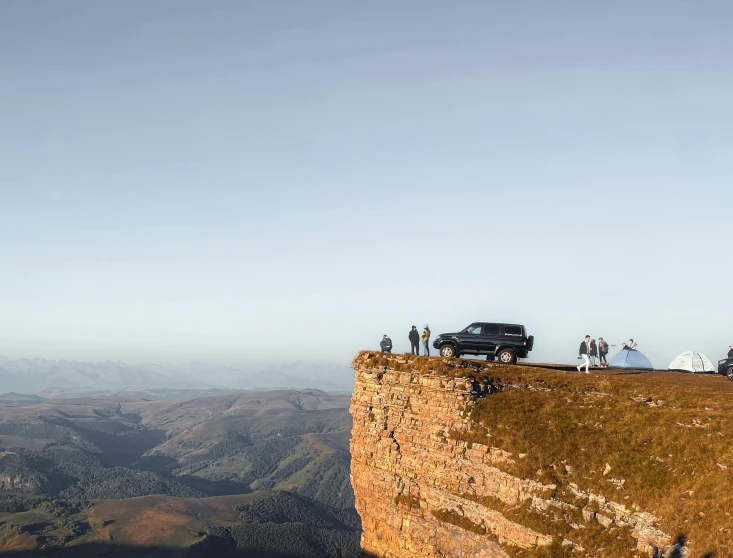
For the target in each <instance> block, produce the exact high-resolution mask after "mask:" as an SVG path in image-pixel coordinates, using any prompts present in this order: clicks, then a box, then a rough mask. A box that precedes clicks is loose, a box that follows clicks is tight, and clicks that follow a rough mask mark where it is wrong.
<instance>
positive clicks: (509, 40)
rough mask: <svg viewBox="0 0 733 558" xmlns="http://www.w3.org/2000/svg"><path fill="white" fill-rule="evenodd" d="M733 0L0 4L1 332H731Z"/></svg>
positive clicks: (691, 341) (44, 353) (210, 340)
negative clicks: (520, 326) (486, 325)
mask: <svg viewBox="0 0 733 558" xmlns="http://www.w3.org/2000/svg"><path fill="white" fill-rule="evenodd" d="M731 21H733V5H732V4H731V3H730V2H726V1H718V2H712V1H710V2H705V1H701V2H692V1H685V2H682V1H670V0H665V1H661V0H660V1H638V0H634V1H618V2H604V3H601V2H587V1H580V0H578V1H573V2H569V1H566V2H562V1H556V2H546V1H533V2H521V1H520V2H489V1H487V2H476V1H472V2H460V1H459V2H450V3H448V2H443V1H424V0H423V1H419V2H418V1H404V2H382V1H374V2H358V3H357V2H343V1H335V0H333V1H304V0H301V1H292V2H285V1H272V2H246V1H240V0H220V1H201V0H198V1H190V0H175V1H173V0H170V1H163V0H155V1H148V0H145V1H142V0H126V1H124V2H111V1H110V2H100V1H97V0H87V1H80V0H61V1H52V0H46V1H33V2H31V1H28V0H5V1H4V2H2V3H0V193H1V194H2V196H1V199H0V261H1V262H2V268H1V269H2V273H1V274H0V354H6V355H8V356H10V357H13V358H19V357H36V356H39V357H47V358H76V359H107V358H110V359H124V360H131V361H140V360H169V361H174V362H180V361H187V360H204V361H211V362H231V361H242V360H274V361H280V360H292V359H296V358H300V359H303V360H314V361H318V360H328V361H341V362H347V361H348V360H349V359H350V357H351V355H352V354H353V353H354V352H355V351H356V350H358V349H361V348H374V347H376V345H377V343H378V341H379V338H380V337H381V335H382V334H383V333H388V334H390V335H391V336H392V337H393V339H394V340H395V341H396V342H397V348H398V349H402V348H406V347H407V341H406V335H407V331H408V329H409V327H410V326H411V325H412V324H415V325H417V326H418V327H422V326H423V325H424V324H425V323H426V322H427V323H429V324H430V326H431V328H432V329H433V332H434V333H439V332H441V331H450V330H455V329H457V328H460V327H463V326H465V325H466V324H467V323H469V322H471V321H474V320H497V321H498V320H507V321H514V322H520V323H524V324H526V325H527V326H528V328H529V329H530V330H531V332H532V333H534V334H535V335H536V337H537V343H536V351H535V352H534V354H533V357H534V359H535V360H556V361H557V360H560V361H562V360H564V361H570V362H573V361H574V360H575V355H576V352H577V346H578V344H579V342H580V340H581V339H582V337H583V336H584V335H585V334H586V333H589V334H591V335H593V336H594V337H597V336H599V335H602V336H604V337H605V338H606V339H609V340H611V341H612V342H618V343H620V342H621V341H623V340H625V339H628V337H630V336H633V337H634V338H636V339H637V341H639V343H640V348H641V349H642V350H644V351H645V352H646V353H647V355H648V356H649V357H650V358H651V359H652V361H653V362H654V364H655V365H657V366H666V365H667V364H668V363H669V361H671V360H672V358H673V357H674V356H676V355H677V354H678V353H680V352H682V351H684V350H687V349H692V348H697V349H698V350H702V351H704V352H706V353H707V354H708V356H709V357H710V358H711V359H714V360H715V359H717V358H719V357H720V356H722V354H723V353H724V351H725V350H726V347H727V345H728V344H730V343H733V318H731V314H730V308H731V287H730V285H731V280H730V277H731V272H732V271H733V265H732V264H731V260H732V259H733V258H732V257H731V232H730V230H731V229H730V225H731V206H732V205H733V193H732V188H731V176H733V108H732V107H731V105H732V103H733V101H731V99H733V35H731V33H730V24H731Z"/></svg>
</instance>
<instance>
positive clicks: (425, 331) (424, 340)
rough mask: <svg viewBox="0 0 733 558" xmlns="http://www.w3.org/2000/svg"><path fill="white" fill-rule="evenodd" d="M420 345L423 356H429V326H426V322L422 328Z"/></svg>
mask: <svg viewBox="0 0 733 558" xmlns="http://www.w3.org/2000/svg"><path fill="white" fill-rule="evenodd" d="M421 339H422V346H423V354H424V355H425V356H430V328H429V327H428V324H425V329H423V330H422V338H421Z"/></svg>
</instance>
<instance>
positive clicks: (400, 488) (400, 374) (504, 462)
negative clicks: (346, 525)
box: [351, 352, 730, 558]
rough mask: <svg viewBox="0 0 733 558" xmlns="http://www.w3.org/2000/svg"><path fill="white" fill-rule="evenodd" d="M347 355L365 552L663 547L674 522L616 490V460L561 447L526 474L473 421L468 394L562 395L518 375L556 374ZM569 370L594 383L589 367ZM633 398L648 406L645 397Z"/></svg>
mask: <svg viewBox="0 0 733 558" xmlns="http://www.w3.org/2000/svg"><path fill="white" fill-rule="evenodd" d="M467 364H468V367H467V368H464V367H463V366H466V365H467ZM352 366H353V368H354V370H355V372H356V384H355V388H354V393H353V397H352V402H351V414H352V416H353V430H352V438H351V456H352V461H351V482H352V485H353V487H354V492H355V495H356V507H357V511H358V512H359V514H360V515H361V518H362V526H363V534H362V549H363V551H364V553H365V554H366V555H372V556H376V557H380V558H382V557H384V558H408V557H417V556H421V557H428V556H445V557H454V556H455V557H459V556H460V557H483V558H494V557H506V556H521V555H527V556H530V555H537V554H538V553H542V552H546V553H547V554H546V555H548V556H562V555H569V556H570V555H573V556H607V555H608V556H610V555H613V556H633V555H639V556H644V555H648V556H663V555H668V554H669V553H670V551H671V550H672V546H671V545H672V538H671V536H670V535H672V534H674V535H676V534H677V533H669V532H665V530H664V529H663V528H662V526H661V525H660V519H659V518H658V517H657V516H656V515H655V514H654V513H651V512H649V511H646V510H644V509H641V506H640V505H639V504H638V503H637V502H636V501H630V499H631V498H632V497H634V496H636V494H635V493H633V492H628V491H625V490H624V484H625V482H626V479H624V478H617V477H616V476H615V473H616V469H615V466H612V465H610V464H609V463H604V464H600V465H599V466H598V467H594V469H593V470H587V471H585V470H584V471H578V470H575V469H574V468H576V466H575V465H574V463H575V461H576V459H575V457H576V456H574V455H568V456H567V459H563V460H559V461H555V462H552V463H548V464H547V467H544V466H540V468H538V470H537V471H536V473H533V472H530V473H528V472H527V471H526V467H524V468H523V466H524V465H525V464H526V462H529V460H528V459H527V455H526V454H525V453H520V452H517V451H516V448H515V451H510V448H506V447H501V446H497V445H494V443H493V440H494V439H495V438H496V435H495V434H494V433H493V432H492V428H491V427H490V428H486V427H485V426H484V425H482V424H481V422H480V421H479V420H477V417H476V416H475V415H476V413H474V410H475V408H476V405H477V404H479V403H481V402H482V401H485V402H486V404H490V403H491V401H492V398H499V397H501V396H502V395H501V394H502V393H503V392H505V391H506V390H512V391H514V392H515V395H516V394H517V393H520V392H521V393H520V396H521V397H523V398H526V399H527V400H529V405H530V407H529V408H531V401H532V398H533V397H537V396H542V397H547V396H548V395H549V396H556V397H558V398H561V397H564V395H563V394H562V390H561V389H557V388H555V387H553V386H549V387H548V385H547V384H544V383H542V382H541V381H537V382H535V383H534V384H533V383H532V381H531V379H530V380H527V379H526V378H525V376H527V374H529V375H530V376H531V375H532V374H533V373H534V374H535V376H533V377H535V378H539V377H541V376H540V375H542V376H548V375H550V376H552V374H555V375H557V377H558V378H559V377H560V376H561V375H562V374H563V373H561V372H555V371H551V372H547V371H539V372H537V371H536V370H535V371H534V372H532V371H533V369H530V368H527V367H506V366H500V365H494V364H492V363H478V362H476V361H460V360H452V361H451V360H443V359H438V358H434V359H429V358H424V357H412V356H407V355H399V356H397V355H394V356H393V355H389V356H385V355H383V354H380V353H367V352H365V353H360V354H359V355H358V356H357V357H356V359H355V360H354V362H353V365H352ZM498 376H501V377H502V379H501V380H499V379H498ZM566 377H569V375H566ZM512 378H514V380H516V381H513V380H512ZM523 378H524V379H523ZM576 378H577V379H578V381H580V382H583V381H585V382H591V384H592V379H591V378H589V377H587V376H586V377H585V378H578V375H575V376H573V379H574V380H575V379H576ZM721 380H723V378H721ZM606 381H608V379H606ZM508 382H513V383H508ZM573 389H574V388H573ZM588 389H589V391H588V392H587V393H586V392H582V393H581V395H582V397H584V398H595V399H594V400H602V399H603V397H604V395H598V394H599V393H601V394H603V392H599V391H598V390H597V389H596V388H594V387H593V386H592V385H591V387H590V388H588ZM579 397H580V396H579ZM567 400H568V403H567V404H568V405H571V404H573V405H575V404H576V403H575V402H574V401H573V402H571V401H572V400H571V398H568V399H567ZM624 400H625V399H624ZM496 401H499V399H496ZM538 404H539V402H538ZM630 404H632V405H636V406H637V407H638V405H640V403H637V402H634V401H633V400H632V401H631V402H630ZM641 404H642V405H644V406H645V407H649V406H650V404H649V402H648V401H647V400H646V398H645V399H644V401H643V402H641ZM655 404H656V402H655V401H654V400H652V404H651V406H653V405H655ZM604 405H606V406H608V404H607V402H604ZM588 407H589V408H590V407H593V400H591V401H590V403H589V404H588ZM637 407H634V408H633V409H636V408H637ZM599 409H600V411H599V412H602V411H603V408H601V407H599ZM610 412H613V410H612V409H611V410H610ZM601 416H602V415H601ZM520 420H521V419H520ZM499 428H501V425H499V426H496V425H494V429H495V430H496V429H499ZM536 428H537V429H540V430H541V429H542V428H547V426H543V425H540V424H537V425H536ZM549 428H552V426H550V427H549ZM588 428H590V426H588ZM594 428H595V430H599V429H602V428H603V425H602V424H599V423H598V422H597V423H596V424H595V425H594ZM531 429H532V427H531V426H530V425H528V431H529V432H531V431H532V430H531ZM578 431H579V432H578V435H579V436H580V435H582V431H583V429H582V428H580V427H579V428H578ZM571 432H572V431H571ZM497 434H498V432H497ZM540 435H541V433H540ZM571 435H572V434H571ZM587 441H588V442H592V439H591V438H588V439H587ZM581 450H582V451H586V450H585V449H584V448H581ZM620 450H621V451H622V448H620ZM525 451H526V452H527V453H530V454H531V453H532V452H536V451H541V450H539V449H538V448H531V447H529V448H527V449H526V450H525ZM614 455H615V454H614ZM532 457H533V458H534V459H535V460H537V459H539V458H538V457H537V456H536V455H532ZM540 457H541V456H540ZM609 459H610V458H609ZM619 459H620V458H619ZM660 459H661V458H660ZM611 460H612V461H614V460H613V459H611ZM563 461H564V463H563ZM578 461H579V462H580V463H583V460H582V459H578ZM616 461H617V460H616ZM616 461H614V463H615V462H616ZM535 462H537V463H541V460H540V461H535ZM535 462H532V463H535ZM599 463H600V462H599ZM533 466H534V465H533ZM543 467H544V468H543ZM522 470H525V474H521V473H519V472H518V471H520V472H521V471H522ZM543 471H547V473H545V472H543ZM558 479H560V480H558ZM650 482H651V481H650ZM726 482H728V483H729V482H730V478H729V477H728V478H727V480H726ZM639 494H643V493H642V492H639ZM543 549H544V550H543Z"/></svg>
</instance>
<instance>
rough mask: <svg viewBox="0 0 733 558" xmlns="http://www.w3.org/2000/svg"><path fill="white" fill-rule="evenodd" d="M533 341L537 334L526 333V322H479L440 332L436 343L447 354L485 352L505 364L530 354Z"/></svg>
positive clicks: (434, 344)
mask: <svg viewBox="0 0 733 558" xmlns="http://www.w3.org/2000/svg"><path fill="white" fill-rule="evenodd" d="M533 345H534V336H533V335H530V336H529V337H527V330H526V329H525V328H524V326H523V325H516V324H492V323H485V322H476V323H473V324H471V325H470V326H468V327H467V328H465V329H463V330H461V331H459V332H458V333H441V334H440V335H438V336H437V337H436V338H435V341H433V347H435V348H436V349H438V350H439V351H440V355H441V356H444V357H459V356H461V355H486V360H492V359H493V358H497V359H498V360H499V361H500V362H502V363H504V364H514V363H515V362H517V358H527V355H528V353H529V351H531V350H532V346H533Z"/></svg>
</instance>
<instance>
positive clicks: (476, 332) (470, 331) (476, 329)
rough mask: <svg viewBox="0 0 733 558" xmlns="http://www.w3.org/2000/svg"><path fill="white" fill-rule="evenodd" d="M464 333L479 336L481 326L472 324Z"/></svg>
mask: <svg viewBox="0 0 733 558" xmlns="http://www.w3.org/2000/svg"><path fill="white" fill-rule="evenodd" d="M466 333H468V334H469V335H481V324H474V325H472V326H469V327H468V328H466Z"/></svg>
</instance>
